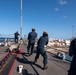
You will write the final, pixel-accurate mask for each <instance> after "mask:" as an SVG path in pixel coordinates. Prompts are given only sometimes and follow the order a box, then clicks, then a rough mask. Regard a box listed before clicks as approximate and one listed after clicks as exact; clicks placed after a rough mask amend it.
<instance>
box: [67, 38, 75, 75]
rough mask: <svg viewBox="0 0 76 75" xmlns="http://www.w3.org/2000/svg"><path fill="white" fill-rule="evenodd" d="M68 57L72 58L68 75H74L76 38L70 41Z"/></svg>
mask: <svg viewBox="0 0 76 75" xmlns="http://www.w3.org/2000/svg"><path fill="white" fill-rule="evenodd" d="M69 55H70V56H71V57H73V59H72V61H71V65H70V69H69V71H68V75H76V38H75V39H73V40H72V41H71V44H70V47H69Z"/></svg>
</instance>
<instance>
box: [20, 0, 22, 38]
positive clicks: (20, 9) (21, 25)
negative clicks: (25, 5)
mask: <svg viewBox="0 0 76 75" xmlns="http://www.w3.org/2000/svg"><path fill="white" fill-rule="evenodd" d="M21 38H22V0H20V39H21Z"/></svg>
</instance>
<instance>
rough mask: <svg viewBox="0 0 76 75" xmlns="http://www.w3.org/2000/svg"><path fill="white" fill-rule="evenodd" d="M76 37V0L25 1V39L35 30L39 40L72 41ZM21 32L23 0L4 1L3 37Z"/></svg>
mask: <svg viewBox="0 0 76 75" xmlns="http://www.w3.org/2000/svg"><path fill="white" fill-rule="evenodd" d="M72 26H74V36H76V0H22V36H23V37H24V35H28V33H29V32H31V29H32V28H35V29H36V32H37V34H38V37H40V36H42V33H43V31H44V30H45V31H47V32H48V34H49V37H51V38H58V39H70V38H71V37H72ZM16 31H18V32H19V33H20V0H0V34H3V35H5V34H11V36H14V35H13V34H14V33H15V32H16Z"/></svg>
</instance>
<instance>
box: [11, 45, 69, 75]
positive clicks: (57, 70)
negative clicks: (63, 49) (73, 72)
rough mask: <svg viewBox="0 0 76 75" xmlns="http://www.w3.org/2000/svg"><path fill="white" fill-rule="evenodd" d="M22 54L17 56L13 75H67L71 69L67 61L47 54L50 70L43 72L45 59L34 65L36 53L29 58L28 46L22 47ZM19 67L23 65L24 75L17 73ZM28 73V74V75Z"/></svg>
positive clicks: (40, 58)
mask: <svg viewBox="0 0 76 75" xmlns="http://www.w3.org/2000/svg"><path fill="white" fill-rule="evenodd" d="M21 47H22V52H23V53H22V54H19V55H17V58H16V64H15V66H14V70H13V71H12V75H67V74H68V70H69V67H70V63H69V62H68V61H65V60H61V59H58V58H56V57H54V56H53V55H52V54H50V53H47V55H48V69H47V70H43V69H42V67H43V63H42V62H43V58H42V56H40V57H39V59H38V61H37V63H36V64H33V63H32V62H33V61H34V58H35V55H36V54H35V53H34V54H33V55H31V56H29V57H27V56H26V55H27V47H26V45H22V46H21ZM19 65H23V73H21V74H19V73H18V72H17V67H18V66H19ZM26 72H28V73H27V74H26Z"/></svg>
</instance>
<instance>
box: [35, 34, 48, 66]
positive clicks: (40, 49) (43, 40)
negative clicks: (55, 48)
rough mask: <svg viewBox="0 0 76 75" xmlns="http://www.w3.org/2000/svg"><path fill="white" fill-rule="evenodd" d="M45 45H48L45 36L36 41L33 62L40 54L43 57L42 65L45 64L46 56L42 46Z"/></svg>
mask: <svg viewBox="0 0 76 75" xmlns="http://www.w3.org/2000/svg"><path fill="white" fill-rule="evenodd" d="M47 44H48V36H45V35H43V36H41V37H40V38H39V40H38V45H37V53H36V56H35V60H34V62H35V61H36V60H37V59H38V58H39V55H40V54H41V55H42V57H43V64H44V65H46V64H47V54H46V51H45V49H44V45H47Z"/></svg>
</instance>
